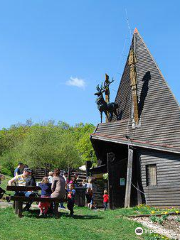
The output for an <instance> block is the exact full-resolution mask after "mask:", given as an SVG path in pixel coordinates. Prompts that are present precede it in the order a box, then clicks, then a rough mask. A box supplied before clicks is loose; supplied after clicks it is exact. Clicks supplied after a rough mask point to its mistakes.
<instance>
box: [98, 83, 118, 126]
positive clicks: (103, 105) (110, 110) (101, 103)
mask: <svg viewBox="0 0 180 240" xmlns="http://www.w3.org/2000/svg"><path fill="white" fill-rule="evenodd" d="M96 90H97V92H96V93H95V94H94V95H96V96H97V99H96V103H97V107H98V110H99V111H100V114H101V123H102V114H103V112H104V113H105V115H106V117H107V119H108V121H111V120H112V118H113V114H115V115H116V117H118V113H117V108H118V104H117V103H115V102H111V103H107V102H106V101H105V100H104V97H103V93H104V92H105V90H106V89H105V88H104V87H103V86H102V85H101V87H99V84H98V85H97V87H96Z"/></svg>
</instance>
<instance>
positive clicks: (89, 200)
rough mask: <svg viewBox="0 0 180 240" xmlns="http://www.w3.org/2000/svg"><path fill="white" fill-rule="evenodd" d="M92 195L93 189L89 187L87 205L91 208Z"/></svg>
mask: <svg viewBox="0 0 180 240" xmlns="http://www.w3.org/2000/svg"><path fill="white" fill-rule="evenodd" d="M92 195H93V193H92V189H91V188H88V189H87V193H86V200H87V206H88V207H89V208H91V205H92Z"/></svg>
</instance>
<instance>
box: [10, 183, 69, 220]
mask: <svg viewBox="0 0 180 240" xmlns="http://www.w3.org/2000/svg"><path fill="white" fill-rule="evenodd" d="M6 190H7V191H15V192H28V191H39V190H41V188H40V187H38V186H34V187H26V186H7V188H6ZM11 200H14V208H15V214H17V215H18V217H20V218H21V217H22V216H23V215H22V212H23V208H22V207H23V202H31V203H32V202H49V203H54V215H55V217H56V218H58V217H59V213H58V206H59V203H60V202H64V201H65V199H59V198H42V197H39V196H38V197H37V196H30V197H25V196H11Z"/></svg>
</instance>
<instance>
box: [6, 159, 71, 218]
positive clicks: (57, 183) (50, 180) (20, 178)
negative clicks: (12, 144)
mask: <svg viewBox="0 0 180 240" xmlns="http://www.w3.org/2000/svg"><path fill="white" fill-rule="evenodd" d="M12 184H15V185H17V186H36V181H35V178H34V177H33V175H32V170H31V169H30V168H28V167H27V166H25V167H24V164H23V163H19V164H18V167H17V168H16V169H15V171H14V177H13V178H12V179H11V180H9V182H8V185H9V186H11V185H12ZM38 186H39V187H40V188H41V197H43V198H49V197H51V198H59V199H64V198H65V196H66V193H67V207H68V209H69V210H70V215H71V216H72V215H73V213H74V211H73V208H74V200H75V190H74V187H73V184H68V185H66V181H65V178H64V177H63V176H61V174H60V170H59V169H55V170H54V171H53V172H50V173H49V176H48V177H43V179H42V181H41V183H39V184H38ZM15 195H18V196H26V197H30V196H35V195H36V193H35V192H34V191H26V192H24V191H19V192H16V193H15ZM31 204H32V203H31V202H29V203H28V204H26V206H25V208H24V210H29V208H30V206H31ZM61 207H63V203H61ZM39 208H40V216H41V215H44V216H46V214H47V212H48V210H50V211H52V209H53V204H52V205H50V204H49V203H48V202H40V203H39Z"/></svg>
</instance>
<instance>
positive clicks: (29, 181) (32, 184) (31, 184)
mask: <svg viewBox="0 0 180 240" xmlns="http://www.w3.org/2000/svg"><path fill="white" fill-rule="evenodd" d="M35 186H36V179H35V177H34V176H33V173H32V171H31V170H30V171H29V176H28V178H27V179H26V187H35Z"/></svg>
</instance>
